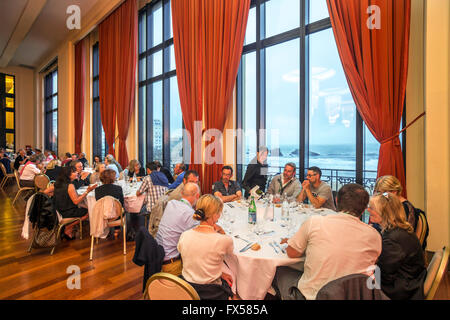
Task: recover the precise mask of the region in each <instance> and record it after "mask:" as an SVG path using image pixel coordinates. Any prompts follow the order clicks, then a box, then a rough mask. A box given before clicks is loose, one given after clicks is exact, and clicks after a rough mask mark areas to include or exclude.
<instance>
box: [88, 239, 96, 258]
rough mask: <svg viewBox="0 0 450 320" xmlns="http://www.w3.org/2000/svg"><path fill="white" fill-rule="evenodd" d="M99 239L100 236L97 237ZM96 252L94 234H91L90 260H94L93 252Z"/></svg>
mask: <svg viewBox="0 0 450 320" xmlns="http://www.w3.org/2000/svg"><path fill="white" fill-rule="evenodd" d="M97 241H98V238H97ZM93 253H94V236H91V254H90V256H89V260H91V261H92V254H93Z"/></svg>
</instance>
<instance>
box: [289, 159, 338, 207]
mask: <svg viewBox="0 0 450 320" xmlns="http://www.w3.org/2000/svg"><path fill="white" fill-rule="evenodd" d="M321 177H322V171H321V170H320V169H319V168H317V167H311V168H309V169H308V173H307V175H306V179H305V181H303V183H302V191H301V192H300V194H299V195H298V197H297V201H298V202H303V201H305V199H306V198H308V200H309V202H310V203H311V204H312V205H313V206H314V208H316V209H319V208H326V209H331V210H334V211H336V207H335V205H334V200H333V193H332V192H331V187H330V186H329V185H328V184H326V183H325V182H323V181H321V180H320V178H321Z"/></svg>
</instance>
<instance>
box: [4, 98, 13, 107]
mask: <svg viewBox="0 0 450 320" xmlns="http://www.w3.org/2000/svg"><path fill="white" fill-rule="evenodd" d="M6 107H7V108H11V109H14V99H13V98H6Z"/></svg>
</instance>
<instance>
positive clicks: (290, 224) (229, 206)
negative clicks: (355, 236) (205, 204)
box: [218, 201, 336, 300]
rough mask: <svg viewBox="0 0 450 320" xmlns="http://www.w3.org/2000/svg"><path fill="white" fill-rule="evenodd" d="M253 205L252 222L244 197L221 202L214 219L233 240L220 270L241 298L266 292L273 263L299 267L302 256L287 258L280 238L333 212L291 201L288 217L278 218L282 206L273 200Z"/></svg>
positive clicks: (301, 267)
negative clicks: (254, 220) (255, 246)
mask: <svg viewBox="0 0 450 320" xmlns="http://www.w3.org/2000/svg"><path fill="white" fill-rule="evenodd" d="M257 207H258V208H257V212H258V213H257V223H256V225H255V224H249V223H248V203H247V202H246V201H241V202H239V203H238V202H231V203H225V204H224V209H223V214H222V216H221V218H220V220H219V222H218V224H219V225H220V226H222V228H223V229H224V231H225V233H226V234H228V235H229V236H231V237H232V238H233V243H234V252H233V254H232V255H227V256H226V257H225V264H226V267H225V268H224V272H226V270H228V271H230V272H231V273H232V274H231V275H232V277H233V287H232V289H233V291H234V292H235V293H237V294H239V296H240V297H241V298H242V299H244V300H262V299H264V298H265V296H266V294H267V293H268V292H270V289H271V287H272V281H273V278H274V276H275V273H276V269H277V267H279V266H290V267H292V268H295V269H298V270H303V263H304V260H305V257H304V256H303V257H301V258H295V259H293V258H289V257H288V256H287V254H286V247H287V244H280V242H281V239H283V238H290V237H292V236H293V235H294V234H295V233H296V232H297V231H298V229H299V228H300V226H301V225H302V224H303V223H304V222H305V221H306V220H307V219H309V218H310V217H311V216H313V215H330V214H336V212H335V211H332V210H329V209H314V208H307V207H304V206H303V205H300V206H299V205H297V204H296V203H293V204H291V205H290V207H289V215H288V217H287V218H285V217H283V219H282V216H281V211H282V209H281V208H279V207H277V206H274V205H273V204H271V205H269V206H267V205H264V206H263V205H262V204H260V203H257ZM255 243H257V244H258V245H259V247H260V248H259V249H258V250H253V249H252V248H251V245H252V244H255ZM272 293H273V292H272Z"/></svg>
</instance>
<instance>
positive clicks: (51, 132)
mask: <svg viewBox="0 0 450 320" xmlns="http://www.w3.org/2000/svg"><path fill="white" fill-rule="evenodd" d="M44 94H45V127H44V132H45V141H44V142H45V148H46V149H48V150H51V151H54V152H55V153H58V69H55V70H53V71H51V72H49V73H48V74H47V75H46V76H45V80H44Z"/></svg>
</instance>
